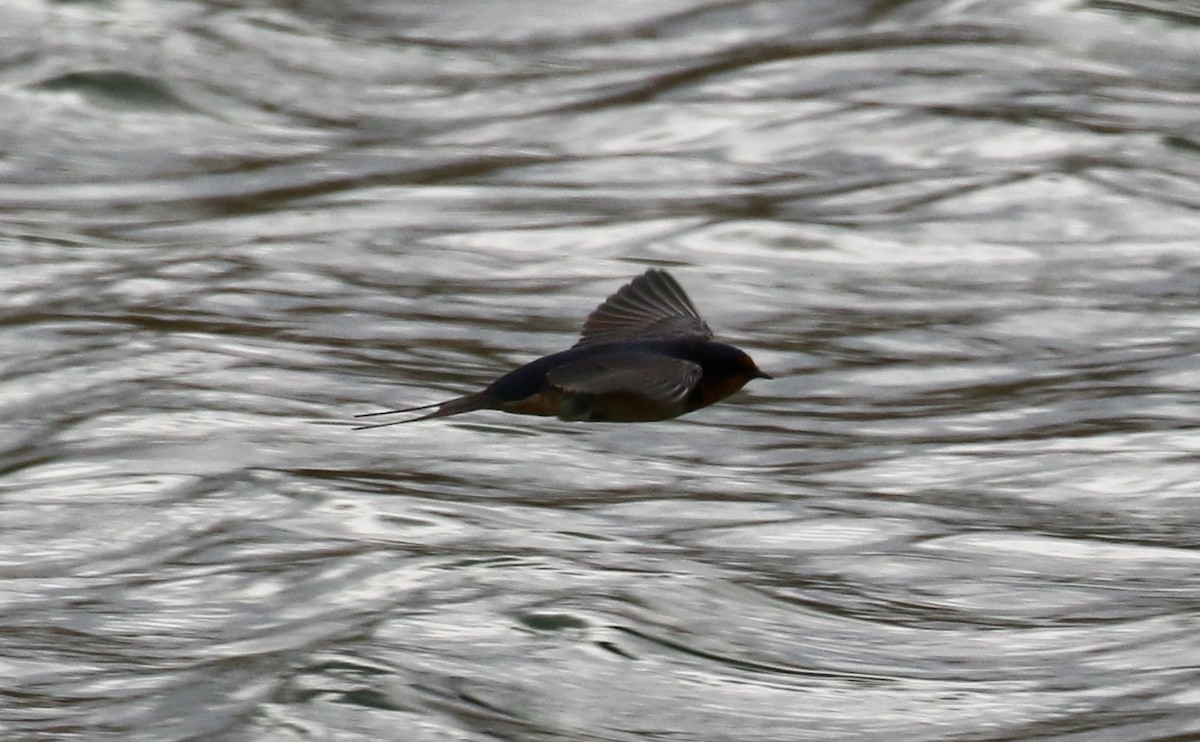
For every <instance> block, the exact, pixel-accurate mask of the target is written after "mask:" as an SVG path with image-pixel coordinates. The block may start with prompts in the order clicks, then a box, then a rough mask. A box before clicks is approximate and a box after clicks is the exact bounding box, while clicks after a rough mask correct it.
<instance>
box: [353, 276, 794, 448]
mask: <svg viewBox="0 0 1200 742" xmlns="http://www.w3.org/2000/svg"><path fill="white" fill-rule="evenodd" d="M770 378H771V377H770V376H769V375H768V374H766V373H765V372H763V371H761V370H759V368H758V366H756V365H754V361H753V360H752V359H751V358H750V356H748V355H746V354H745V353H744V352H742V351H741V350H739V349H738V348H735V347H733V346H732V345H725V344H723V343H717V342H714V341H713V340H712V330H710V329H709V328H708V324H707V323H706V322H705V321H704V319H703V318H702V317H701V316H700V313H699V312H697V311H696V307H695V306H694V305H693V304H692V300H691V299H689V298H688V295H687V293H686V292H684V290H683V288H682V287H680V285H679V284H678V283H676V282H675V279H674V278H672V277H671V275H670V274H669V273H667V272H666V271H664V270H661V269H658V268H651V269H650V270H648V271H646V272H645V273H643V274H642V275H640V276H638V277H637V278H635V279H633V280H632V281H630V282H629V283H627V284H626V285H625V286H623V287H621V289H620V290H618V291H617V292H616V293H615V294H613V295H612V296H610V297H608V298H607V299H605V300H604V303H603V304H601V305H600V306H599V307H597V308H596V309H595V311H593V312H592V313H591V314H590V315H588V318H587V321H586V322H585V323H584V325H583V334H582V335H581V336H580V338H579V341H578V342H577V343H575V345H574V346H572V347H571V348H570V349H568V350H564V351H561V352H558V353H553V354H551V355H548V356H545V357H543V358H539V359H537V360H536V361H532V362H530V363H527V364H525V365H524V366H521V367H520V368H518V369H515V370H513V371H510V372H508V373H507V374H505V375H504V376H501V377H500V378H498V379H496V380H495V381H493V382H492V383H491V384H489V385H488V386H487V388H485V389H483V390H482V391H479V392H475V393H474V394H467V395H465V396H462V397H456V398H454V399H450V400H447V401H445V402H437V403H435V404H428V405H422V406H420V407H407V408H404V409H399V410H384V411H382V412H367V413H364V414H361V415H356V417H374V416H376V415H395V414H398V413H404V412H421V411H423V410H432V412H429V413H427V414H424V415H421V416H420V417H416V418H412V419H409V420H394V421H390V422H385V423H375V424H372V425H362V426H360V427H358V428H355V430H366V429H368V428H382V427H385V426H388V425H399V424H401V423H411V422H416V421H418V420H429V419H431V418H435V417H449V416H451V415H460V414H462V413H464V412H473V411H475V410H501V411H503V412H511V413H514V414H517V415H543V416H553V417H558V418H559V419H561V420H583V421H589V422H649V421H654V420H669V419H670V418H673V417H678V416H680V415H683V414H686V413H688V412H692V411H693V410H698V409H700V408H701V407H707V406H708V405H710V404H712V403H714V402H717V401H720V400H722V399H724V398H726V397H728V396H729V395H731V394H733V393H734V392H736V391H737V390H739V389H741V388H742V387H743V386H745V384H746V382H748V381H750V380H751V379H770Z"/></svg>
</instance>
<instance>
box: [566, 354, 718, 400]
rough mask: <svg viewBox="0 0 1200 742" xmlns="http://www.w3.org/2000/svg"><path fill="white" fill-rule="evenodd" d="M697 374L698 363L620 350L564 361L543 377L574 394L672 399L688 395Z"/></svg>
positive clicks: (696, 378)
mask: <svg viewBox="0 0 1200 742" xmlns="http://www.w3.org/2000/svg"><path fill="white" fill-rule="evenodd" d="M700 375H701V369H700V366H699V365H698V364H695V363H692V362H691V361H685V360H683V359H681V358H668V357H666V356H655V355H649V354H645V353H620V354H614V355H611V356H605V357H604V358H589V359H584V360H581V361H572V362H571V363H566V364H563V365H562V366H559V367H558V368H555V369H552V370H551V371H550V372H549V373H547V374H546V380H547V381H549V382H550V384H551V385H552V386H554V387H557V388H559V389H562V390H563V391H566V392H571V393H573V394H613V393H625V394H632V395H636V396H640V397H648V398H650V399H655V400H658V401H661V402H665V403H672V402H679V401H682V400H683V399H684V398H685V397H687V395H688V394H689V393H690V392H691V391H692V389H693V388H695V386H696V382H698V381H699V380H700Z"/></svg>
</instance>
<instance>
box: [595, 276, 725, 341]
mask: <svg viewBox="0 0 1200 742" xmlns="http://www.w3.org/2000/svg"><path fill="white" fill-rule="evenodd" d="M711 337H712V330H710V329H708V324H707V323H705V321H704V319H703V318H702V317H701V316H700V313H699V312H697V311H696V307H695V306H693V305H692V300H691V299H689V298H688V295H687V293H686V292H684V290H683V288H682V287H680V285H679V284H678V283H676V282H675V279H674V278H671V274H669V273H667V272H666V271H664V270H661V269H659V268H651V269H650V270H648V271H646V272H645V273H643V274H642V275H640V276H638V277H637V278H635V279H633V280H632V281H630V282H629V283H627V284H625V285H624V286H622V287H621V288H620V290H618V291H617V293H615V294H613V295H612V296H610V297H608V298H607V299H605V300H604V303H603V304H601V305H600V306H598V307H596V310H595V311H593V312H592V313H591V314H589V315H588V318H587V322H585V323H584V324H583V334H582V335H581V336H580V338H579V342H577V343H575V347H579V346H581V345H596V344H599V343H614V342H620V341H625V340H662V339H666V338H698V339H703V340H707V339H708V338H711Z"/></svg>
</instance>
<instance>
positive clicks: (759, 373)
mask: <svg viewBox="0 0 1200 742" xmlns="http://www.w3.org/2000/svg"><path fill="white" fill-rule="evenodd" d="M750 378H752V379H774V378H775V377H774V376H772V375H770V374H769V373H767V372H766V371H763V370H762V369H761V368H756V369H754V376H752V377H750Z"/></svg>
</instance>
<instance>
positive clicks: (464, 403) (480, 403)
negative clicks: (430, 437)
mask: <svg viewBox="0 0 1200 742" xmlns="http://www.w3.org/2000/svg"><path fill="white" fill-rule="evenodd" d="M435 407H436V408H437V409H434V408H435ZM494 409H496V402H495V400H493V399H492V398H491V397H489V396H488V395H486V394H483V393H482V392H479V393H476V394H468V395H466V396H465V397H455V398H454V399H450V400H447V401H445V402H435V403H433V404H426V405H421V406H419V407H404V408H401V409H398V410H383V411H382V412H364V413H362V414H359V415H355V417H376V416H379V415H398V414H400V413H403V412H420V411H421V410H433V412H430V413H429V414H428V415H421V416H420V417H414V418H412V419H410V420H392V421H390V422H386V423H372V424H370V425H359V426H358V427H357V428H354V430H370V429H372V428H386V427H388V426H389V425H403V424H404V423H415V422H417V421H418V420H430V419H432V418H435V417H450V416H451V415H460V414H462V413H464V412H471V411H473V410H494Z"/></svg>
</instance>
